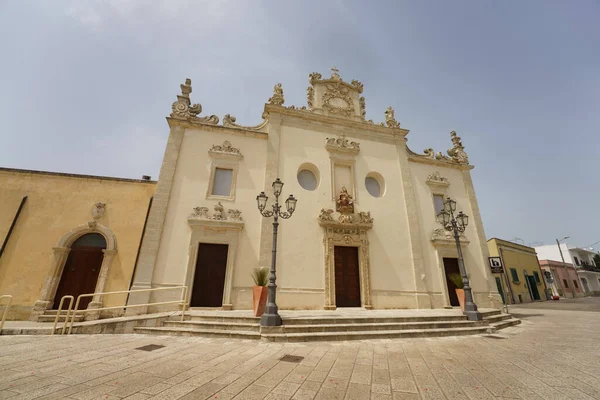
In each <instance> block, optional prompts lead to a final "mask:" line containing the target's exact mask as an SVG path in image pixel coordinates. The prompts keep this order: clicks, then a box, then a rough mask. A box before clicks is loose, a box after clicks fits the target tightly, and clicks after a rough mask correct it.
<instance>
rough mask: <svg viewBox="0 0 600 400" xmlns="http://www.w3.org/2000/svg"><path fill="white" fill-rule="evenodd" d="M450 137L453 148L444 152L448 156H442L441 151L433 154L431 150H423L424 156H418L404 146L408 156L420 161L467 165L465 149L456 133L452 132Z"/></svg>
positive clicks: (467, 159)
mask: <svg viewBox="0 0 600 400" xmlns="http://www.w3.org/2000/svg"><path fill="white" fill-rule="evenodd" d="M450 137H451V139H452V144H453V145H454V146H453V147H452V148H451V149H448V151H447V152H446V153H447V154H448V156H445V155H443V154H442V152H441V151H438V152H437V153H435V152H434V151H433V149H432V148H429V149H425V150H423V153H424V154H418V153H415V152H414V151H412V150H411V149H409V148H408V146H406V152H407V153H408V155H409V156H412V157H417V158H421V159H430V160H435V161H442V162H446V163H450V164H461V165H468V164H469V157H468V156H467V153H466V152H465V148H464V146H463V145H462V142H461V138H460V136H457V135H456V132H454V131H452V132H450Z"/></svg>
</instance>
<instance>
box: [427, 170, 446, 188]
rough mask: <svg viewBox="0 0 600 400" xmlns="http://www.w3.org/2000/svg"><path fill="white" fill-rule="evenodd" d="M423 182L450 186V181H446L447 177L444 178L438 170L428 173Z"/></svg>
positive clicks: (437, 185) (431, 184)
mask: <svg viewBox="0 0 600 400" xmlns="http://www.w3.org/2000/svg"><path fill="white" fill-rule="evenodd" d="M425 183H427V184H428V185H429V186H432V187H448V186H450V181H448V178H445V177H443V176H442V175H440V171H435V172H432V173H431V174H429V176H428V177H427V180H426V181H425Z"/></svg>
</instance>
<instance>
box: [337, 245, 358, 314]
mask: <svg viewBox="0 0 600 400" xmlns="http://www.w3.org/2000/svg"><path fill="white" fill-rule="evenodd" d="M334 261H335V304H336V306H337V307H360V306H361V304H360V276H359V272H358V247H345V246H335V247H334Z"/></svg>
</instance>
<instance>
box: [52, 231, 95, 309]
mask: <svg viewBox="0 0 600 400" xmlns="http://www.w3.org/2000/svg"><path fill="white" fill-rule="evenodd" d="M105 248H106V241H105V240H104V237H102V235H100V234H97V233H91V234H87V235H84V236H82V237H80V238H79V239H77V240H76V241H75V243H73V245H72V246H71V251H69V255H68V257H67V261H66V262H65V266H64V268H63V272H62V275H61V278H60V283H59V284H58V288H57V290H56V294H55V295H54V308H58V305H59V304H60V299H62V297H63V296H66V295H71V296H73V297H74V298H75V301H77V296H79V295H81V294H88V293H94V291H95V290H96V283H97V282H98V274H100V267H101V266H102V260H103V259H104V253H103V252H102V250H103V249H105ZM91 301H92V297H83V298H82V299H81V301H80V302H79V306H78V309H79V310H83V309H85V308H87V306H88V304H89V303H90V302H91ZM68 304H69V303H68V302H66V303H65V305H68ZM73 305H75V303H73Z"/></svg>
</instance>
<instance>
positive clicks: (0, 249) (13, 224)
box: [0, 196, 27, 257]
mask: <svg viewBox="0 0 600 400" xmlns="http://www.w3.org/2000/svg"><path fill="white" fill-rule="evenodd" d="M26 201H27V196H24V197H23V198H22V199H21V204H19V208H18V209H17V213H16V214H15V217H14V218H13V220H12V223H11V224H10V228H8V233H7V234H6V237H5V238H4V242H3V243H2V247H1V248H0V257H2V254H3V253H4V249H5V248H6V245H7V244H8V239H10V235H11V234H12V231H13V229H14V228H15V225H16V224H17V219H19V215H20V214H21V210H22V209H23V206H24V205H25V202H26Z"/></svg>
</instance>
